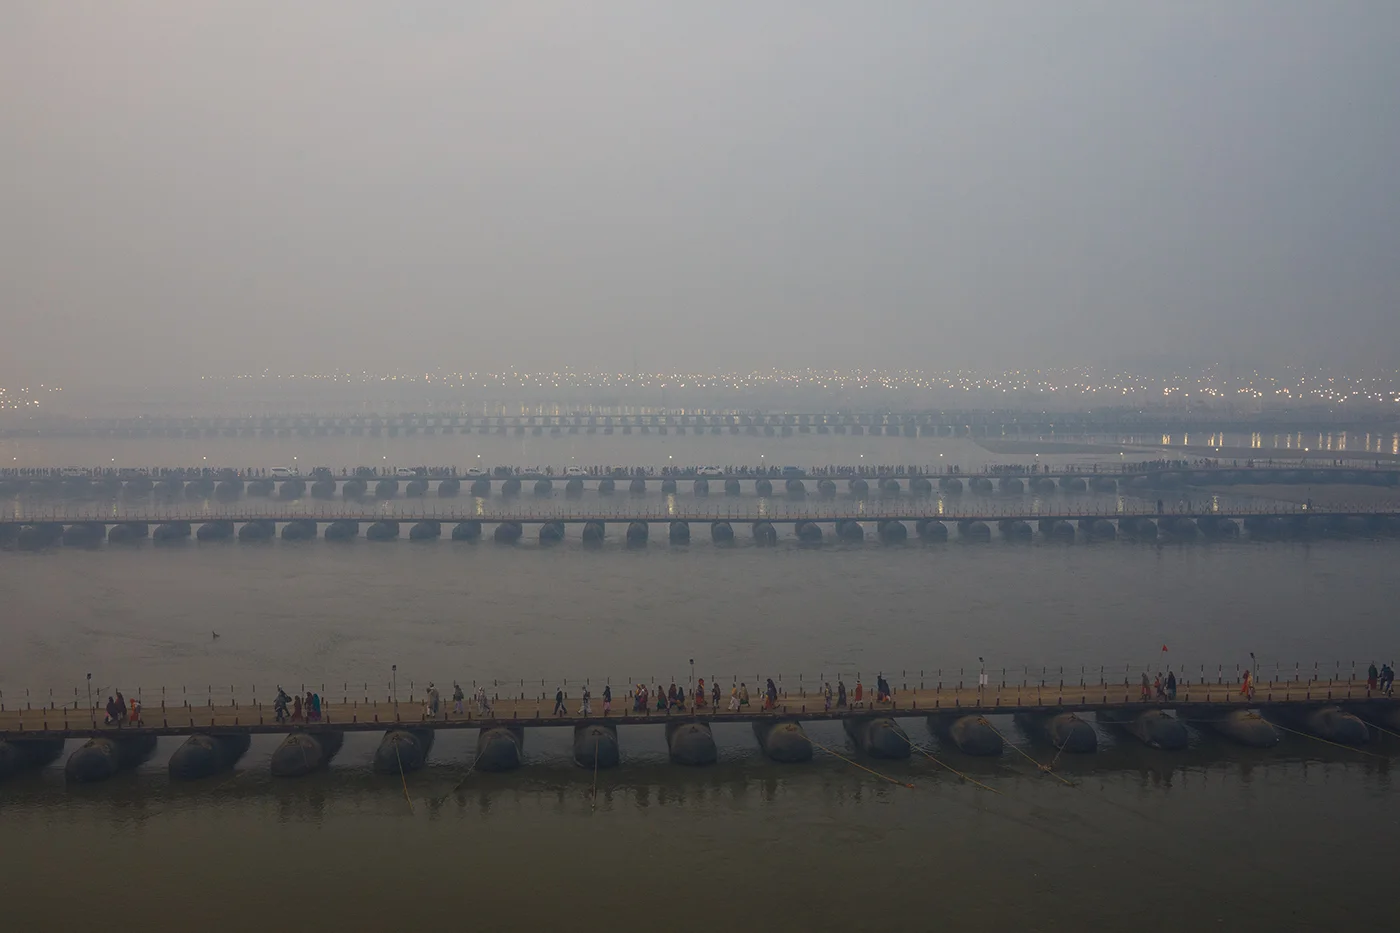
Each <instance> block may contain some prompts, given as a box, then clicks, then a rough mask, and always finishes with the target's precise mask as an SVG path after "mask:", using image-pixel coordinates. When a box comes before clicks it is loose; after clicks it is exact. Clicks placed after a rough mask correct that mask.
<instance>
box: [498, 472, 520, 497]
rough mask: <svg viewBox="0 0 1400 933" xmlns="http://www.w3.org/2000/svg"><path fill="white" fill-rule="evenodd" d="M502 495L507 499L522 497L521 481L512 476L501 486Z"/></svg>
mask: <svg viewBox="0 0 1400 933" xmlns="http://www.w3.org/2000/svg"><path fill="white" fill-rule="evenodd" d="M501 495H502V496H504V497H505V498H507V499H513V498H515V497H516V496H518V495H520V480H518V479H516V478H515V477H514V476H512V477H511V478H510V479H508V480H506V481H505V482H504V483H502V484H501Z"/></svg>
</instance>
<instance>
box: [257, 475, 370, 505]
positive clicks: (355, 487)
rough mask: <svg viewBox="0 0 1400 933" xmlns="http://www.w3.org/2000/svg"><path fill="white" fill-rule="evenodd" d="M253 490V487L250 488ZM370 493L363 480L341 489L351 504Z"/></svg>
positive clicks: (351, 482)
mask: <svg viewBox="0 0 1400 933" xmlns="http://www.w3.org/2000/svg"><path fill="white" fill-rule="evenodd" d="M250 488H251V487H250ZM368 491H369V486H368V485H366V483H365V481H364V480H362V479H352V480H347V481H346V482H345V485H344V486H342V487H340V497H341V498H342V499H345V500H347V501H350V502H359V501H360V500H361V499H363V498H364V497H365V494H366V493H367V492H368Z"/></svg>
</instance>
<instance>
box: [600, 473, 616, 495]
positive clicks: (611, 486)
mask: <svg viewBox="0 0 1400 933" xmlns="http://www.w3.org/2000/svg"><path fill="white" fill-rule="evenodd" d="M616 490H617V483H616V482H614V481H613V479H612V477H610V476H605V477H603V478H602V479H600V480H598V495H600V496H610V495H612V494H613V493H614V492H615V491H616Z"/></svg>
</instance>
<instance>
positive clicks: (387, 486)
mask: <svg viewBox="0 0 1400 933" xmlns="http://www.w3.org/2000/svg"><path fill="white" fill-rule="evenodd" d="M398 494H399V481H398V480H396V479H381V480H380V481H379V482H377V483H375V484H374V498H376V499H392V498H394V497H395V496H397V495H398Z"/></svg>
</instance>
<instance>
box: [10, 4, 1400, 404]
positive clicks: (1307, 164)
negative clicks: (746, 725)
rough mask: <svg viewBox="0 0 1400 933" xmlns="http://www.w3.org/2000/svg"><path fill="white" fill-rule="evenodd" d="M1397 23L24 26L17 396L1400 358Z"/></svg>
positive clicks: (856, 20) (466, 14) (1039, 17)
mask: <svg viewBox="0 0 1400 933" xmlns="http://www.w3.org/2000/svg"><path fill="white" fill-rule="evenodd" d="M1397 49H1400V3H1397V2H1395V0H1376V2H1321V0H1260V2H1245V0H1202V2H1170V3H1167V2H1163V3H1146V2H1124V0H1104V2H1070V0H1056V2H1045V0H1034V2H975V3H973V2H968V3H935V2H914V3H902V2H895V0H879V2H873V3H871V2H867V3H856V2H841V3H828V2H813V0H801V2H763V0H757V2H755V0H745V2H703V3H701V2H695V3H679V2H656V0H641V2H614V0H601V2H596V3H568V4H564V3H557V4H556V3H537V2H512V3H468V2H460V0H433V2H417V3H415V2H405V0H394V2H368V0H366V2H353V0H327V2H291V3H288V2H284V0H277V2H250V0H239V2H229V3H213V2H189V0H167V2H110V0H102V2H88V3H82V2H63V3H57V2H53V0H37V2H26V0H6V2H4V3H3V4H0V321H2V322H3V325H4V327H3V331H0V367H3V368H2V369H0V385H4V384H10V385H14V384H17V383H19V382H23V381H26V380H34V381H40V380H42V379H45V378H47V379H49V380H50V381H63V380H67V381H69V382H72V383H94V382H139V381H141V380H142V379H144V378H147V377H148V376H149V374H150V373H151V372H153V371H158V370H161V369H162V368H165V369H168V371H169V372H168V375H170V376H176V377H178V376H183V375H185V374H195V375H198V374H200V373H227V372H238V371H250V370H261V369H263V368H272V369H274V370H282V371H287V372H294V371H311V370H315V369H325V368H332V367H342V368H352V369H362V368H368V369H380V370H389V369H405V370H410V369H418V368H423V367H429V366H432V367H437V366H447V367H461V368H463V369H466V368H480V369H494V368H499V367H501V366H505V365H508V364H511V363H514V364H516V365H520V366H526V367H530V368H541V367H554V366H562V365H572V366H574V367H577V368H582V369H599V368H607V367H621V368H629V369H630V367H631V365H632V361H633V358H634V354H635V357H636V359H637V361H638V363H639V364H640V365H641V367H642V368H646V369H650V368H657V369H660V368H691V367H694V368H701V369H729V368H741V367H742V368H746V367H768V366H783V367H785V366H803V365H823V366H831V365H844V366H851V367H854V366H859V365H865V366H879V365H884V366H924V367H944V366H956V365H969V366H979V367H981V366H997V367H1001V366H1019V365H1026V364H1035V363H1049V364H1058V363H1074V362H1080V361H1082V362H1088V363H1094V362H1103V361H1116V360H1125V361H1135V360H1153V359H1174V358H1181V359H1183V360H1185V361H1196V362H1203V361H1212V360H1219V361H1222V362H1227V363H1231V364H1244V363H1253V362H1256V361H1259V360H1261V359H1263V360H1268V359H1271V358H1272V359H1276V360H1284V361H1289V362H1301V361H1309V360H1316V361H1318V362H1321V363H1328V364H1368V365H1374V364H1377V363H1388V364H1389V365H1391V366H1394V365H1395V364H1394V353H1395V351H1396V348H1397V347H1400V176H1398V175H1397V169H1400V53H1397Z"/></svg>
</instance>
